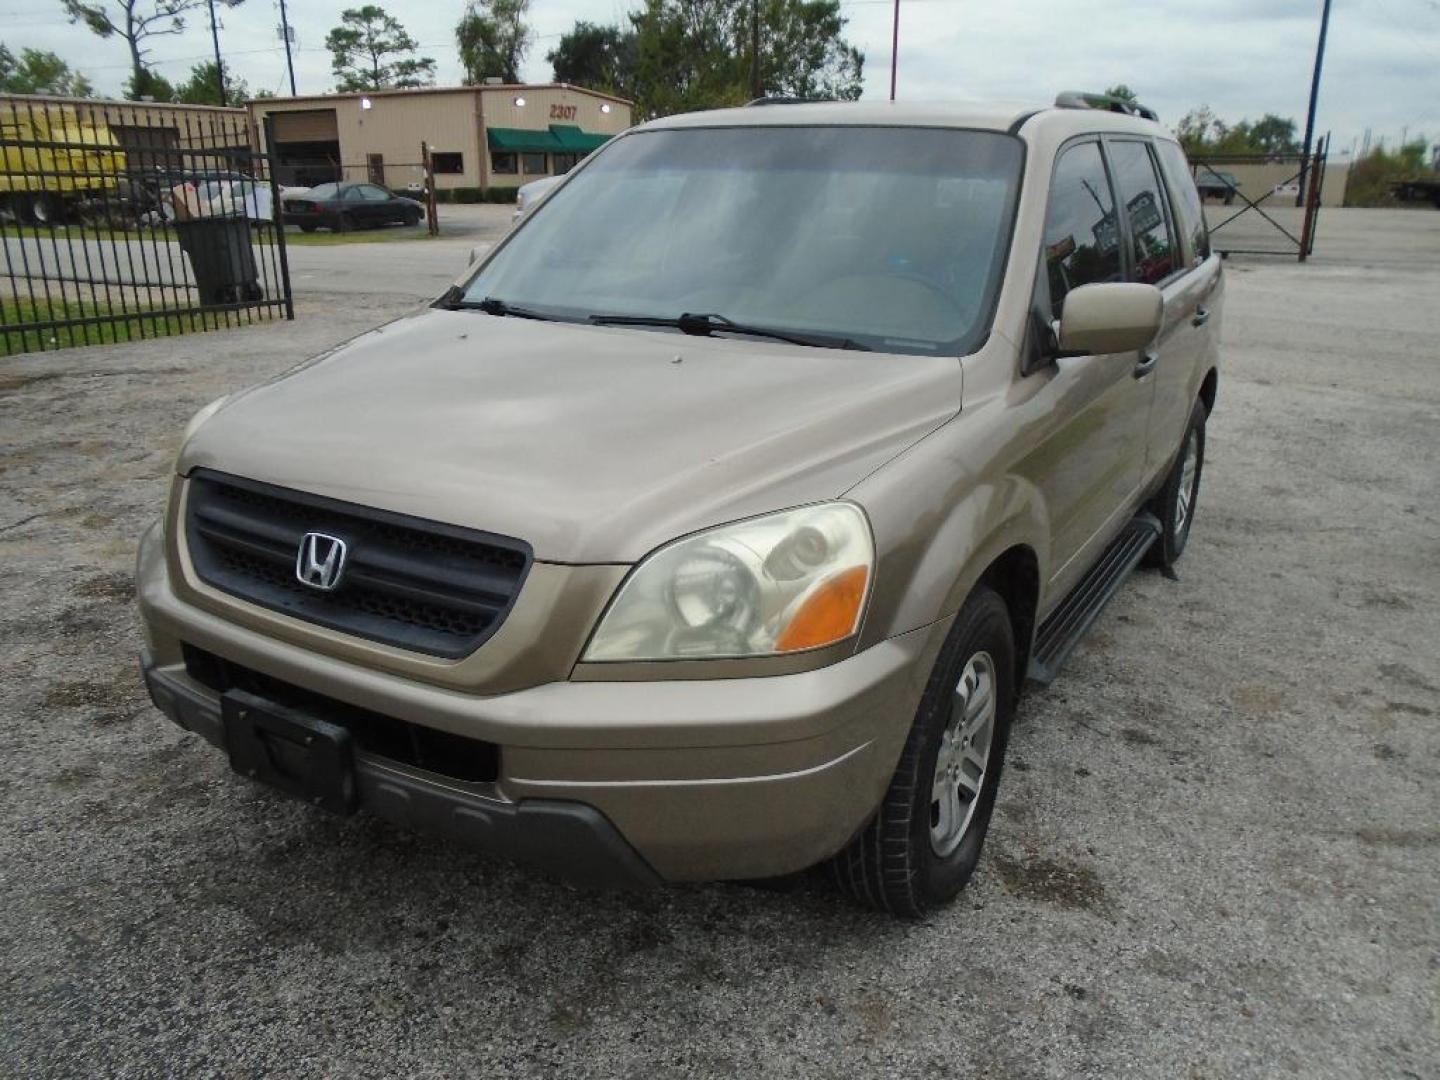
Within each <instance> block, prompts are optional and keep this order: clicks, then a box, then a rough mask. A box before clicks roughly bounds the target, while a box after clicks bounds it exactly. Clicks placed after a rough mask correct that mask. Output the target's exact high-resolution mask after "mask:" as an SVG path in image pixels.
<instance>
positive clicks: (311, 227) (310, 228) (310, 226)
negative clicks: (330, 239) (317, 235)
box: [300, 224, 320, 233]
mask: <svg viewBox="0 0 1440 1080" xmlns="http://www.w3.org/2000/svg"><path fill="white" fill-rule="evenodd" d="M319 227H320V226H318V225H314V224H307V225H301V226H300V231H301V232H303V233H312V232H314V231H315V230H316V229H318V228H319Z"/></svg>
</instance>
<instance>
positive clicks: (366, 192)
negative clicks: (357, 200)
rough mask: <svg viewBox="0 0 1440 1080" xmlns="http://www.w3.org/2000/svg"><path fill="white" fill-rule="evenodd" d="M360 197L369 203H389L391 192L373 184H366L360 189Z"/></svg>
mask: <svg viewBox="0 0 1440 1080" xmlns="http://www.w3.org/2000/svg"><path fill="white" fill-rule="evenodd" d="M360 197H361V198H362V199H365V200H366V201H367V202H389V201H390V192H388V191H386V190H385V189H384V188H378V187H375V186H374V185H373V184H366V185H364V186H363V187H361V188H360Z"/></svg>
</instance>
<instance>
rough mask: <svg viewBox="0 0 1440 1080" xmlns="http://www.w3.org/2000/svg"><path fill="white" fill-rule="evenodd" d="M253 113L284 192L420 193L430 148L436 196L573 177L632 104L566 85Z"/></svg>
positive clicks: (359, 97)
mask: <svg viewBox="0 0 1440 1080" xmlns="http://www.w3.org/2000/svg"><path fill="white" fill-rule="evenodd" d="M247 107H248V109H249V110H250V117H251V121H252V123H253V126H254V129H255V137H256V139H257V145H259V146H261V147H262V148H263V149H269V147H268V145H267V144H266V139H267V135H266V132H267V129H268V130H269V132H270V136H269V137H273V139H274V143H275V146H274V150H275V156H276V160H277V163H278V174H279V178H280V180H281V182H282V183H296V184H318V183H324V182H326V181H330V180H337V179H346V180H365V179H368V180H370V181H372V182H374V183H378V184H382V185H384V186H386V187H390V188H405V187H408V186H411V185H418V184H419V182H420V179H421V172H420V154H421V150H420V144H421V143H422V142H424V143H427V144H428V145H429V147H430V151H431V154H432V160H433V163H434V167H435V186H436V189H437V190H445V189H447V188H448V189H454V188H477V187H479V188H483V187H516V186H519V185H520V184H523V183H525V182H526V181H527V180H534V179H535V178H536V177H540V176H554V175H558V174H560V173H564V172H567V171H569V170H570V169H571V168H572V167H573V166H574V164H575V163H576V162H577V161H579V160H580V159H581V158H582V157H584V156H585V155H586V154H588V153H590V151H592V150H594V149H595V148H596V147H598V146H600V145H601V144H603V143H604V142H605V141H606V140H607V139H609V138H610V137H611V136H613V135H616V134H618V133H619V132H621V131H624V130H625V129H626V128H627V127H629V126H630V123H631V104H630V102H628V101H626V100H625V99H623V98H618V97H612V96H611V95H609V94H602V93H598V92H597V91H594V90H583V89H581V88H580V87H578V86H567V85H565V84H563V83H557V84H547V85H534V86H516V85H498V84H497V85H486V86H459V87H446V88H433V89H431V88H427V89H421V90H381V91H375V92H372V93H368V94H326V95H322V96H317V97H297V98H265V99H261V100H258V101H251V102H249V104H248V106H247ZM267 121H268V123H267Z"/></svg>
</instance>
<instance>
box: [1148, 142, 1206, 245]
mask: <svg viewBox="0 0 1440 1080" xmlns="http://www.w3.org/2000/svg"><path fill="white" fill-rule="evenodd" d="M1155 148H1156V150H1158V151H1159V152H1160V164H1161V165H1162V166H1163V167H1164V170H1165V179H1166V180H1167V181H1168V182H1169V184H1170V193H1171V195H1172V196H1173V198H1172V200H1171V201H1172V203H1173V205H1174V207H1175V216H1176V218H1178V219H1179V220H1178V222H1177V226H1178V228H1179V231H1180V232H1181V233H1183V234H1184V235H1185V236H1187V237H1189V238H1190V264H1191V265H1192V266H1197V265H1199V264H1200V263H1202V262H1204V261H1205V260H1206V259H1208V258H1209V257H1210V232H1209V230H1208V229H1206V227H1205V210H1204V208H1203V207H1202V206H1201V205H1200V193H1199V192H1198V191H1196V190H1195V178H1194V177H1193V176H1191V175H1190V163H1189V162H1188V161H1186V160H1185V151H1184V150H1182V149H1180V147H1179V145H1178V144H1177V143H1172V142H1168V141H1162V142H1157V143H1156V144H1155Z"/></svg>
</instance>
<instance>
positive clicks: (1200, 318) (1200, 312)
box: [1190, 307, 1210, 326]
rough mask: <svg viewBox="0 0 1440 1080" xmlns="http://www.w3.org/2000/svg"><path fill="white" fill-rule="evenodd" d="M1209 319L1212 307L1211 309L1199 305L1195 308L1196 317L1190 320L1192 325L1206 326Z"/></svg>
mask: <svg viewBox="0 0 1440 1080" xmlns="http://www.w3.org/2000/svg"><path fill="white" fill-rule="evenodd" d="M1209 321H1210V309H1209V308H1203V307H1197V308H1196V309H1195V317H1194V318H1193V319H1191V320H1190V325H1191V326H1204V325H1205V324H1206V323H1207V322H1209Z"/></svg>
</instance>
